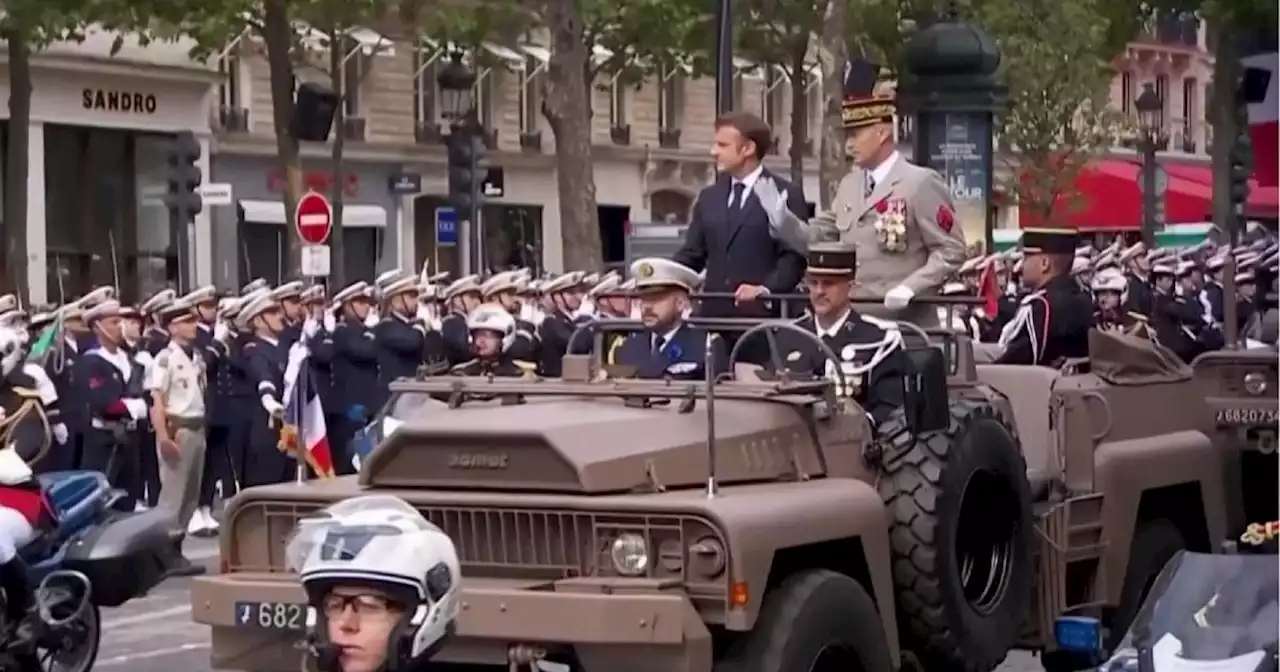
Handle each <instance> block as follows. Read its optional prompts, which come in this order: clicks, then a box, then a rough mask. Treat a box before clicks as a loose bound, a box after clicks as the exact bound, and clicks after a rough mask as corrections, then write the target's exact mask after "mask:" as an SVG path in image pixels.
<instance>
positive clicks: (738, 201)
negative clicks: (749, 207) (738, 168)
mask: <svg viewBox="0 0 1280 672" xmlns="http://www.w3.org/2000/svg"><path fill="white" fill-rule="evenodd" d="M746 191H747V185H745V184H743V183H741V182H734V183H733V199H732V202H730V203H729V213H730V214H732V215H734V216H737V215H739V214H741V213H742V206H743V202H742V201H743V200H744V199H745V198H746Z"/></svg>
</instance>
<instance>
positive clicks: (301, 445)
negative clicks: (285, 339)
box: [293, 346, 309, 485]
mask: <svg viewBox="0 0 1280 672" xmlns="http://www.w3.org/2000/svg"><path fill="white" fill-rule="evenodd" d="M303 347H306V346H303ZM308 359H309V358H307V357H303V358H302V362H301V363H300V364H299V365H298V380H297V381H296V382H295V383H294V385H293V407H294V409H295V413H296V414H297V418H296V419H295V422H296V423H297V426H298V438H297V441H295V442H294V450H293V459H294V460H296V461H297V466H296V467H295V472H294V483H295V484H296V485H305V484H306V482H307V463H306V460H304V459H303V458H302V451H304V450H306V449H307V446H306V442H307V438H306V437H307V432H306V430H305V429H304V428H303V423H304V422H305V419H304V418H306V416H307V409H306V407H305V406H304V404H306V401H307V400H306V388H305V387H304V386H305V385H306V384H307V383H308V381H307V379H306V375H307V364H308V362H307V360H308Z"/></svg>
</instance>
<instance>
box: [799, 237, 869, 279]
mask: <svg viewBox="0 0 1280 672" xmlns="http://www.w3.org/2000/svg"><path fill="white" fill-rule="evenodd" d="M857 267H858V248H857V247H856V246H854V245H852V244H850V243H843V242H825V243H811V244H810V245H809V259H808V268H807V269H806V272H807V273H809V274H810V275H847V276H850V277H852V276H853V274H854V271H855V270H856V269H857Z"/></svg>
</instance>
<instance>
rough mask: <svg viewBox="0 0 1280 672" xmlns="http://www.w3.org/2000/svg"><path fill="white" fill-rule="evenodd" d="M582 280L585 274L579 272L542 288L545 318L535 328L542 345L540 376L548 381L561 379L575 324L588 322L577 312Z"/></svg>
mask: <svg viewBox="0 0 1280 672" xmlns="http://www.w3.org/2000/svg"><path fill="white" fill-rule="evenodd" d="M585 277H586V274H584V273H582V272H581V271H573V272H570V273H565V274H564V275H561V276H559V277H557V278H554V279H552V280H551V281H550V282H547V283H546V284H544V285H543V286H542V296H543V300H544V302H545V305H546V306H547V308H548V310H547V314H546V317H545V318H544V319H543V320H542V323H541V324H539V325H538V341H539V342H540V343H541V344H542V351H541V353H540V359H541V362H540V363H541V366H542V375H544V376H546V377H548V378H559V377H560V373H561V371H560V367H561V360H562V359H563V358H564V354H565V352H566V351H568V348H569V339H570V338H572V336H573V332H574V331H575V330H577V328H578V325H580V324H582V323H583V322H585V321H586V320H587V318H586V317H584V316H582V315H580V314H579V313H578V308H579V307H580V306H581V305H582V298H583V291H582V285H583V279H584V278H585Z"/></svg>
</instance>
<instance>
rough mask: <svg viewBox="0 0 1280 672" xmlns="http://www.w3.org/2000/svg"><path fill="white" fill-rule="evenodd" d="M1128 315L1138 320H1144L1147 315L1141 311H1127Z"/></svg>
mask: <svg viewBox="0 0 1280 672" xmlns="http://www.w3.org/2000/svg"><path fill="white" fill-rule="evenodd" d="M1129 317H1132V318H1133V319H1135V320H1138V321H1139V322H1146V321H1147V316H1146V315H1143V314H1142V313H1135V312H1132V311H1130V313H1129Z"/></svg>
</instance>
